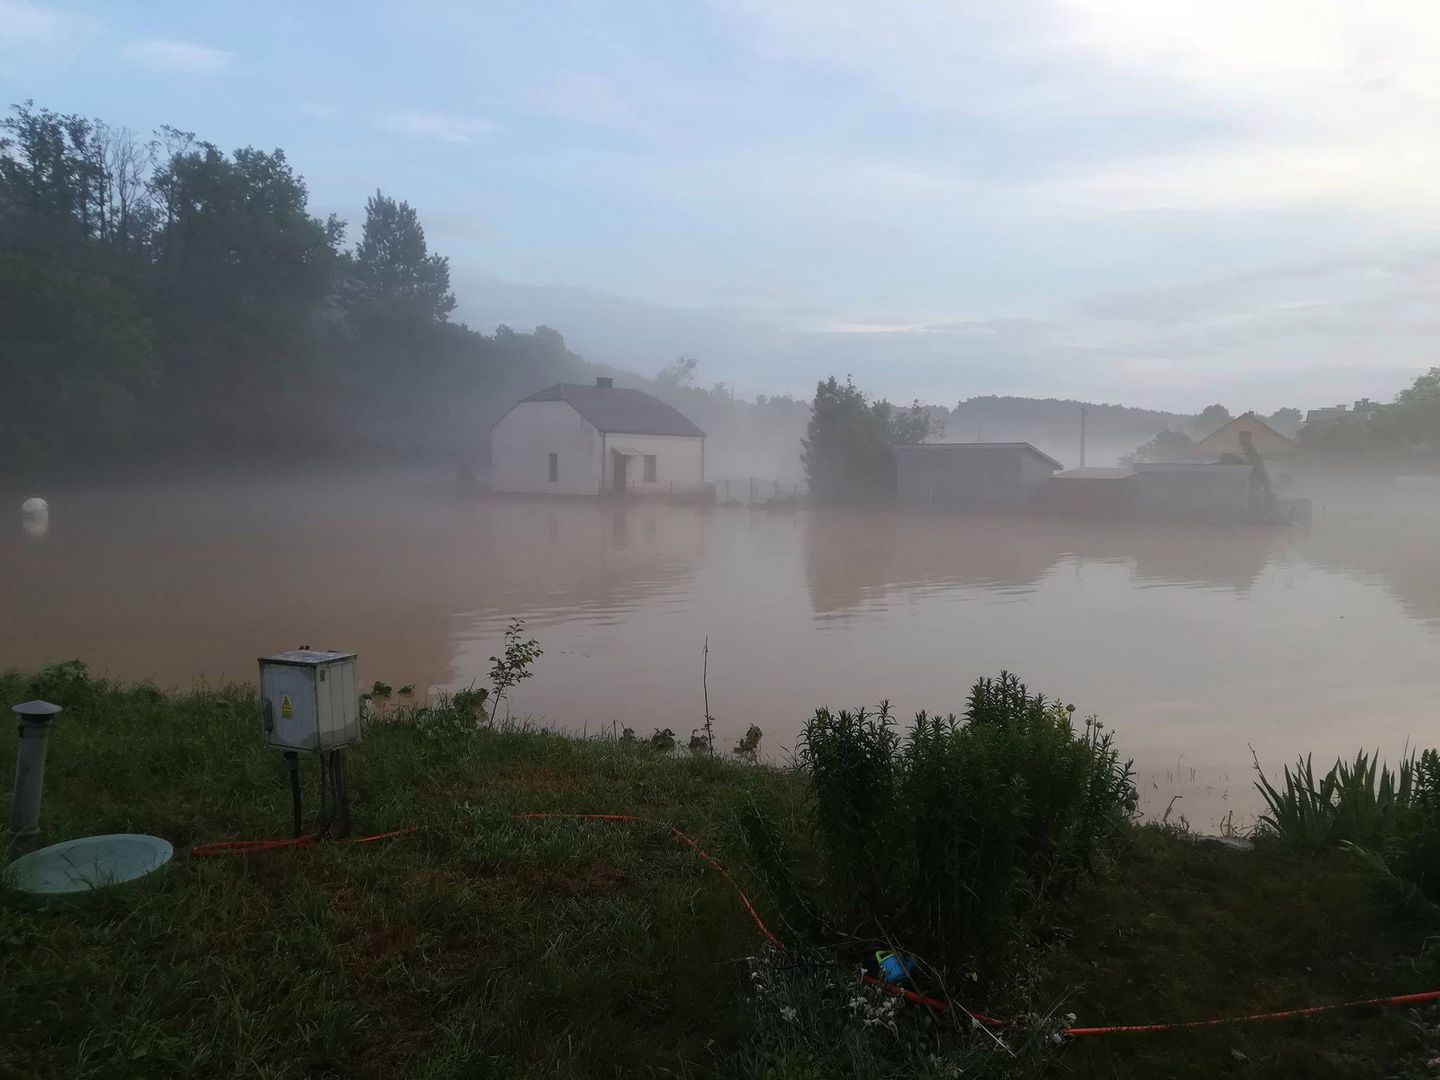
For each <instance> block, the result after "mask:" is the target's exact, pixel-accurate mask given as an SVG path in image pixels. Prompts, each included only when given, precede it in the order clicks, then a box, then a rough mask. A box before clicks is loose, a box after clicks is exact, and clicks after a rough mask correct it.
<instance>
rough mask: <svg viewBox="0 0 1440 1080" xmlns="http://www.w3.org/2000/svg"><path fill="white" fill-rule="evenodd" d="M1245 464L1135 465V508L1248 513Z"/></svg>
mask: <svg viewBox="0 0 1440 1080" xmlns="http://www.w3.org/2000/svg"><path fill="white" fill-rule="evenodd" d="M1253 477H1254V469H1252V468H1251V467H1250V466H1249V465H1221V464H1214V465H1210V464H1204V463H1201V462H1188V461H1187V462H1156V463H1145V464H1139V463H1137V464H1136V465H1135V508H1136V509H1137V510H1140V511H1141V512H1143V513H1154V514H1175V515H1181V516H1196V517H1213V518H1225V519H1238V518H1243V517H1246V516H1248V515H1249V514H1250V512H1251V506H1252V498H1253V496H1252V495H1251V485H1252V479H1253Z"/></svg>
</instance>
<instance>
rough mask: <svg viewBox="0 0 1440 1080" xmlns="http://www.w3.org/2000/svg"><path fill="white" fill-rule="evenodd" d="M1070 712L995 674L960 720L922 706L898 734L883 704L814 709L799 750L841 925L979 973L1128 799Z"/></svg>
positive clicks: (1119, 773) (1074, 868)
mask: <svg viewBox="0 0 1440 1080" xmlns="http://www.w3.org/2000/svg"><path fill="white" fill-rule="evenodd" d="M1073 712H1074V707H1073V706H1061V705H1059V704H1058V703H1055V702H1050V701H1047V700H1046V699H1045V697H1044V696H1043V695H1031V694H1030V692H1029V690H1028V689H1027V688H1026V686H1025V684H1024V683H1022V682H1020V680H1019V679H1018V678H1017V677H1015V676H1014V675H1011V674H1009V673H1002V674H1001V675H1000V677H999V678H998V679H995V680H990V679H982V680H980V681H979V682H977V683H976V684H975V685H974V687H973V688H972V690H971V693H970V699H969V703H968V705H967V708H966V712H965V717H964V719H963V720H958V719H957V718H956V717H955V716H954V715H953V714H952V715H948V716H943V717H942V716H931V715H929V714H928V713H924V712H922V713H920V714H918V715H917V716H916V718H915V723H914V726H913V727H912V729H911V730H910V732H909V734H908V736H907V737H906V738H905V739H904V740H903V741H902V740H901V739H900V738H899V736H898V735H897V734H896V733H895V730H894V724H893V722H892V721H891V718H890V711H889V708H888V706H884V705H882V706H881V708H880V710H879V711H878V712H867V711H866V710H864V709H860V710H858V711H856V712H853V713H850V712H843V711H842V712H839V713H833V714H832V713H831V712H830V711H829V710H828V709H820V710H819V711H817V712H816V714H815V716H814V717H813V718H812V719H811V720H810V722H809V723H808V724H807V725H806V729H805V733H804V736H803V737H802V740H801V755H800V763H801V766H802V768H803V769H804V770H805V771H806V772H807V773H808V774H809V777H810V781H811V785H812V793H813V799H814V802H813V811H814V826H815V831H816V834H817V837H818V839H819V842H820V849H821V854H822V857H823V860H824V863H825V866H826V870H827V875H828V877H829V880H830V883H831V885H832V887H833V888H835V889H836V890H838V891H839V893H840V894H841V897H843V898H844V899H841V900H840V903H839V905H838V906H842V907H843V906H847V902H848V906H849V907H850V915H851V922H852V925H853V926H855V927H857V928H860V929H862V931H866V932H869V933H871V934H878V935H880V937H881V938H882V939H884V940H886V941H898V942H903V943H904V944H905V946H906V947H907V948H909V949H912V950H915V951H917V952H921V953H924V954H926V955H928V956H931V957H933V958H934V959H935V961H937V962H938V963H940V964H941V965H942V966H945V965H948V966H952V967H954V966H956V965H962V967H961V970H966V971H969V972H975V971H979V970H993V969H994V968H995V967H996V966H997V965H998V964H999V962H1000V961H1001V960H1002V958H1003V955H1004V953H1005V951H1006V950H1005V948H1004V946H1005V944H1006V943H1007V942H1008V941H1010V940H1012V939H1013V937H1014V934H1013V933H1012V931H1014V930H1015V929H1017V923H1016V920H1017V919H1018V918H1019V917H1020V916H1022V915H1024V914H1025V913H1026V912H1027V911H1030V910H1033V909H1034V908H1035V906H1036V905H1037V904H1039V903H1040V902H1043V901H1046V900H1050V899H1053V898H1056V897H1058V896H1061V895H1063V894H1064V893H1065V892H1066V891H1067V890H1068V889H1069V888H1070V886H1071V885H1072V883H1073V882H1074V881H1075V879H1076V877H1077V875H1079V874H1080V873H1081V872H1083V871H1085V870H1087V869H1089V868H1090V867H1091V865H1092V862H1093V859H1094V856H1095V854H1096V852H1097V850H1098V849H1099V848H1100V847H1101V846H1102V845H1103V844H1105V843H1106V842H1107V841H1108V840H1109V839H1111V838H1113V837H1114V836H1116V835H1117V834H1118V830H1119V827H1120V826H1121V825H1122V824H1123V822H1124V821H1125V820H1127V819H1128V817H1129V816H1130V815H1131V814H1132V813H1133V811H1134V808H1135V801H1136V793H1135V787H1134V783H1133V779H1132V774H1131V770H1130V763H1129V762H1124V763H1122V762H1121V761H1120V759H1119V755H1118V754H1117V752H1116V751H1115V748H1114V746H1113V744H1112V739H1111V736H1110V735H1109V734H1106V733H1104V731H1103V725H1102V724H1100V723H1098V722H1097V721H1095V720H1094V718H1090V719H1088V720H1086V721H1085V725H1084V728H1083V729H1082V730H1080V731H1077V730H1076V729H1075V726H1074V724H1073V722H1072V717H1073Z"/></svg>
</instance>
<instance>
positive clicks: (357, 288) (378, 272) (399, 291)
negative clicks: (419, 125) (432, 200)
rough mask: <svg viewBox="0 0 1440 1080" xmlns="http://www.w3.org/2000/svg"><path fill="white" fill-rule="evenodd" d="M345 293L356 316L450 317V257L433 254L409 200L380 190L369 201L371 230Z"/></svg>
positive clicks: (397, 320) (396, 320)
mask: <svg viewBox="0 0 1440 1080" xmlns="http://www.w3.org/2000/svg"><path fill="white" fill-rule="evenodd" d="M340 297H341V300H342V302H343V303H344V305H345V308H346V310H347V312H348V313H349V314H350V315H351V316H352V317H359V318H361V319H363V320H366V321H371V322H374V321H380V322H386V323H391V324H400V325H402V326H404V325H415V324H421V325H423V324H427V323H441V322H445V321H446V318H447V317H448V316H449V314H450V312H451V311H453V310H454V308H455V296H454V294H453V293H452V292H451V291H450V260H449V259H447V258H445V257H444V256H443V255H431V254H430V253H429V251H428V249H427V248H426V244H425V230H424V229H423V228H422V227H421V225H420V218H419V216H418V215H417V214H416V213H415V210H414V208H413V207H411V205H410V204H409V203H406V202H396V201H395V200H394V199H392V198H390V197H389V196H387V195H385V194H384V193H383V192H380V191H376V192H375V194H374V196H372V197H371V198H370V199H369V200H367V201H366V203H365V229H364V232H363V234H362V235H361V238H360V243H359V244H358V245H356V247H355V250H354V252H353V253H352V254H351V255H350V258H349V260H348V264H347V266H346V271H345V276H344V279H343V281H342V283H341V290H340Z"/></svg>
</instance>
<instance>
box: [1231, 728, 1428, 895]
mask: <svg viewBox="0 0 1440 1080" xmlns="http://www.w3.org/2000/svg"><path fill="white" fill-rule="evenodd" d="M1256 771H1257V772H1258V773H1259V776H1260V778H1259V780H1258V781H1256V784H1255V786H1256V788H1257V789H1258V790H1259V792H1260V795H1261V798H1263V799H1264V801H1265V812H1264V813H1262V814H1261V815H1260V820H1259V830H1260V832H1261V833H1262V834H1268V835H1270V836H1272V837H1274V838H1275V839H1276V840H1277V841H1278V842H1279V843H1281V844H1282V845H1284V846H1285V847H1288V848H1290V849H1291V850H1294V851H1300V852H1315V851H1319V850H1322V849H1324V848H1327V847H1334V846H1342V847H1346V848H1349V849H1351V850H1353V851H1355V852H1357V853H1358V855H1359V856H1360V866H1361V869H1362V871H1364V872H1365V873H1366V874H1367V876H1369V877H1371V878H1372V879H1373V880H1377V881H1380V880H1381V879H1382V878H1384V877H1385V876H1386V875H1391V876H1393V877H1396V878H1398V879H1400V881H1401V882H1402V883H1403V884H1404V885H1405V886H1407V887H1411V888H1418V889H1420V890H1421V891H1422V892H1424V893H1425V894H1426V895H1428V896H1429V897H1430V898H1431V899H1432V900H1437V899H1440V754H1437V752H1436V751H1434V750H1426V751H1425V752H1424V753H1422V754H1420V755H1419V756H1418V757H1417V756H1416V755H1414V754H1413V753H1412V754H1410V755H1409V756H1407V757H1404V758H1402V759H1401V761H1400V763H1399V765H1398V766H1397V767H1396V768H1395V769H1394V770H1393V771H1392V770H1391V769H1390V767H1389V766H1388V765H1385V764H1383V763H1382V762H1381V761H1380V758H1379V754H1378V753H1376V754H1370V753H1367V752H1365V751H1363V750H1362V751H1360V752H1359V753H1358V754H1356V755H1355V758H1354V760H1353V761H1336V762H1335V764H1334V765H1333V766H1332V767H1331V768H1330V770H1329V772H1327V773H1326V774H1325V775H1324V776H1322V777H1320V778H1319V779H1318V781H1317V779H1316V777H1315V771H1314V766H1313V765H1312V762H1311V759H1310V757H1309V756H1308V755H1307V756H1306V757H1304V758H1301V759H1300V760H1299V761H1297V762H1296V764H1295V767H1294V770H1293V771H1292V770H1291V769H1290V768H1289V767H1287V768H1286V769H1285V770H1284V774H1283V777H1282V780H1281V782H1280V784H1279V785H1275V784H1272V783H1271V782H1270V780H1269V778H1268V777H1266V775H1265V773H1264V771H1263V770H1261V769H1260V767H1259V764H1258V762H1257V764H1256ZM1392 887H1393V883H1391V884H1390V885H1387V888H1392ZM1401 892H1403V890H1401ZM1397 894H1398V893H1397Z"/></svg>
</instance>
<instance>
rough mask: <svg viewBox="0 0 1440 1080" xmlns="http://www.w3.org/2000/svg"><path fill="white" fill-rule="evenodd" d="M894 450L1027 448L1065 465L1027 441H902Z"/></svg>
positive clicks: (1051, 460)
mask: <svg viewBox="0 0 1440 1080" xmlns="http://www.w3.org/2000/svg"><path fill="white" fill-rule="evenodd" d="M895 449H896V450H1028V451H1029V452H1030V453H1032V454H1034V455H1035V456H1036V457H1038V458H1042V459H1044V460H1045V461H1047V462H1049V463H1050V464H1051V465H1053V466H1055V468H1057V469H1063V468H1064V467H1065V466H1064V465H1061V464H1060V462H1058V461H1056V460H1055V459H1054V458H1053V457H1051V456H1050V455H1049V454H1047V453H1045V451H1043V450H1037V449H1036V448H1035V447H1033V446H1031V445H1030V444H1029V443H1028V442H927V443H904V444H902V445H900V446H897V447H895Z"/></svg>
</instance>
